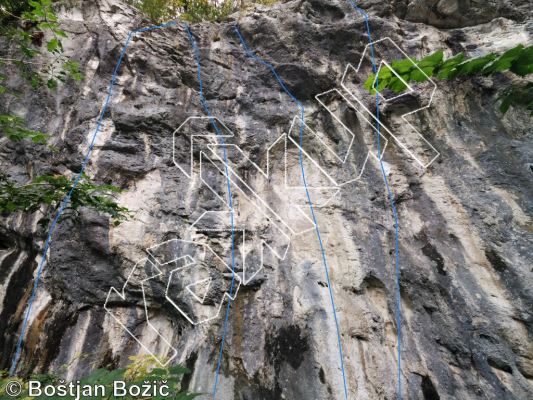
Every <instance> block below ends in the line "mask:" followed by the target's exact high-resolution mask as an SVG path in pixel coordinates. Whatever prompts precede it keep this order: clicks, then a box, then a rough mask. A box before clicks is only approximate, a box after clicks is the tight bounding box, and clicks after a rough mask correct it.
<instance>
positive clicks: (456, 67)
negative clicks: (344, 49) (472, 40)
mask: <svg viewBox="0 0 533 400" xmlns="http://www.w3.org/2000/svg"><path fill="white" fill-rule="evenodd" d="M502 71H511V72H513V73H514V74H516V75H518V76H520V77H525V76H526V75H528V74H531V73H532V72H533V46H528V47H524V46H523V45H521V44H520V45H518V46H516V47H514V48H512V49H509V50H507V51H506V52H504V53H503V54H501V55H498V54H494V53H489V54H487V55H485V56H482V57H476V58H471V59H465V55H464V54H463V53H459V54H457V55H455V56H454V57H451V58H449V59H447V60H444V52H443V51H442V50H441V51H437V52H435V53H433V54H430V55H429V56H427V57H425V58H423V59H422V60H418V61H417V60H412V61H411V60H409V59H403V60H395V61H393V62H392V63H391V64H390V68H389V67H387V66H382V68H381V69H380V70H379V71H378V74H377V77H376V74H371V75H370V76H369V77H368V78H367V80H366V81H365V83H364V87H365V89H367V90H368V91H369V92H371V93H376V92H381V91H383V90H386V89H388V90H391V91H392V92H394V93H401V92H403V91H404V90H405V89H407V85H406V83H409V82H424V81H426V80H427V79H429V78H430V77H437V78H438V79H454V78H456V77H460V76H470V75H474V74H481V75H490V74H493V73H496V72H502ZM528 89H531V85H526V86H524V87H518V88H512V89H510V91H507V92H506V93H507V95H505V96H504V97H503V102H502V106H501V110H502V112H506V111H507V110H508V109H509V106H511V105H523V106H526V107H527V108H528V109H529V110H530V111H532V112H533V103H532V101H531V94H530V93H529V95H528V92H527V91H528ZM510 94H514V95H510Z"/></svg>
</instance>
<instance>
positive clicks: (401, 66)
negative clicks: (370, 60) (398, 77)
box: [391, 59, 414, 74]
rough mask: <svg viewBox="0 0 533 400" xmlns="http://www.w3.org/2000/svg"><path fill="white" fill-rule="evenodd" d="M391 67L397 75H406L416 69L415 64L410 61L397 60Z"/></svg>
mask: <svg viewBox="0 0 533 400" xmlns="http://www.w3.org/2000/svg"><path fill="white" fill-rule="evenodd" d="M391 67H392V69H393V70H394V71H396V73H398V74H404V73H406V72H409V71H410V70H411V69H413V68H414V64H413V62H411V60H409V59H405V60H395V61H393V62H392V63H391Z"/></svg>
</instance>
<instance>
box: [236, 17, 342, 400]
mask: <svg viewBox="0 0 533 400" xmlns="http://www.w3.org/2000/svg"><path fill="white" fill-rule="evenodd" d="M233 28H234V30H235V33H236V34H237V36H238V37H239V40H240V41H241V43H242V46H243V48H244V51H245V52H246V55H247V56H248V57H250V58H253V59H255V60H256V61H258V62H259V63H261V64H263V65H264V66H266V67H267V68H268V69H269V70H270V71H271V72H272V75H274V77H275V78H276V80H277V81H278V83H279V85H280V86H281V88H282V89H283V90H284V91H285V93H287V95H289V97H290V98H291V99H292V100H293V101H294V102H295V103H296V104H297V105H298V108H299V109H300V149H299V163H300V169H301V172H302V180H303V184H304V187H305V194H306V196H307V201H308V203H309V209H310V211H311V216H312V217H313V223H314V224H315V231H316V236H317V238H318V243H319V245H320V252H321V253H322V262H323V264H324V271H325V273H326V279H327V283H328V289H329V297H330V300H331V308H332V310H333V318H334V320H335V328H336V330H337V342H338V346H339V356H340V365H341V370H342V381H343V387H344V398H345V399H346V400H347V399H348V386H347V383H346V372H345V370H344V357H343V353H342V342H341V334H340V329H339V321H338V318H337V311H336V309H335V300H334V298H333V289H332V287H331V281H330V279H329V266H328V261H327V258H326V251H325V249H324V244H323V242H322V236H321V235H320V229H319V227H318V222H317V220H316V216H315V210H314V206H313V202H312V201H311V195H310V194H309V190H308V187H307V180H306V177H305V168H304V165H303V155H302V148H303V133H304V132H303V131H304V114H305V108H304V106H303V104H302V103H301V102H300V101H299V100H298V99H297V98H296V97H295V96H294V95H293V94H292V93H291V91H290V90H289V89H288V88H287V86H286V85H285V82H284V81H283V79H281V77H280V76H279V75H278V73H277V71H276V69H275V68H274V67H273V66H272V65H271V64H270V63H268V62H266V61H265V60H263V59H262V58H261V57H259V56H257V55H256V54H255V53H254V52H253V51H251V50H250V48H249V47H248V45H247V44H246V41H245V40H244V38H243V36H242V34H241V32H240V30H239V27H238V25H234V27H233Z"/></svg>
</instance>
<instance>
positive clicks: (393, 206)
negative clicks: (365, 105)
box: [348, 0, 402, 400]
mask: <svg viewBox="0 0 533 400" xmlns="http://www.w3.org/2000/svg"><path fill="white" fill-rule="evenodd" d="M348 1H349V2H350V5H351V6H352V7H353V8H354V9H355V10H356V11H357V12H358V13H359V14H361V15H362V16H363V18H364V19H365V25H366V32H367V36H368V43H369V45H370V50H371V62H372V70H373V72H374V74H376V83H375V86H374V87H377V86H378V76H377V72H378V71H377V66H376V61H375V52H374V43H373V42H372V35H371V30H370V23H369V22H368V14H367V13H366V12H364V11H363V10H362V9H361V8H360V7H358V6H357V5H356V4H355V3H354V1H353V0H348ZM379 116H380V114H379V93H378V92H377V90H376V120H377V123H376V136H377V144H378V157H379V165H380V168H381V174H382V175H383V181H384V182H385V186H386V188H387V193H388V196H389V201H390V205H391V209H392V215H393V216H394V263H395V274H396V280H395V285H396V331H397V339H396V340H397V342H398V343H397V358H398V366H397V379H398V382H397V385H398V387H397V390H398V399H399V400H402V376H401V374H402V359H401V351H402V309H401V293H400V251H399V233H398V230H399V226H398V225H399V224H398V211H397V209H396V204H395V202H394V195H393V193H392V190H391V188H390V185H389V180H388V179H387V174H386V173H385V168H384V167H383V157H382V156H379V154H380V151H381V144H380V135H381V134H380V125H381V124H380V120H379Z"/></svg>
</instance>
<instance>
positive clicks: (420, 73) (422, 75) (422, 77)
mask: <svg viewBox="0 0 533 400" xmlns="http://www.w3.org/2000/svg"><path fill="white" fill-rule="evenodd" d="M434 69H435V68H434V67H425V68H420V69H418V68H415V69H414V70H413V71H411V75H410V76H409V79H410V80H412V81H415V82H424V81H427V80H428V79H429V77H430V76H432V75H433V70H434Z"/></svg>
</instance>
